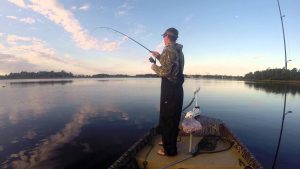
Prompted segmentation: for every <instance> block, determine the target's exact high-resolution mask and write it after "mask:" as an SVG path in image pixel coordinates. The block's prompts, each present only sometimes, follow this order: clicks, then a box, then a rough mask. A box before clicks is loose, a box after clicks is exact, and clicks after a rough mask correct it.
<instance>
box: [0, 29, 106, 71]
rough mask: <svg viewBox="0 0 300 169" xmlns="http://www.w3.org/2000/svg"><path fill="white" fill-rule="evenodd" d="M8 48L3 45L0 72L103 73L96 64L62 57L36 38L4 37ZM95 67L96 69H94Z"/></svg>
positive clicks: (11, 35)
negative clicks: (61, 71)
mask: <svg viewBox="0 0 300 169" xmlns="http://www.w3.org/2000/svg"><path fill="white" fill-rule="evenodd" d="M4 39H6V43H7V44H8V45H7V46H4V45H2V47H1V48H2V49H1V53H0V54H1V62H0V72H1V73H2V74H5V73H10V72H20V71H21V70H24V71H40V70H46V71H50V70H54V71H60V70H62V69H63V70H67V71H72V72H74V73H79V74H87V73H88V74H95V73H99V72H103V70H102V68H99V67H98V66H97V65H96V64H94V63H86V62H84V61H82V60H80V59H76V58H74V57H73V56H70V55H63V56H60V55H59V54H57V52H56V50H55V49H53V48H51V47H49V46H48V45H47V43H46V42H44V41H42V40H40V39H38V38H35V37H23V36H18V35H13V34H8V35H5V36H4ZM93 65H94V67H93Z"/></svg>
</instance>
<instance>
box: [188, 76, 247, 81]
mask: <svg viewBox="0 0 300 169" xmlns="http://www.w3.org/2000/svg"><path fill="white" fill-rule="evenodd" d="M185 77H186V78H196V79H197V78H203V79H226V80H243V78H244V77H243V76H228V75H185Z"/></svg>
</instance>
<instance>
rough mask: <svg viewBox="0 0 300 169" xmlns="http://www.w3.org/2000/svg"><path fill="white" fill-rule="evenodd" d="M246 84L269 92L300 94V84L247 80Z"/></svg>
mask: <svg viewBox="0 0 300 169" xmlns="http://www.w3.org/2000/svg"><path fill="white" fill-rule="evenodd" d="M245 85H246V86H247V87H249V88H250V89H252V88H254V89H256V90H262V91H265V92H267V93H275V94H281V93H285V92H286V93H290V94H292V95H296V94H300V86H299V85H297V84H289V85H284V84H273V83H256V82H245Z"/></svg>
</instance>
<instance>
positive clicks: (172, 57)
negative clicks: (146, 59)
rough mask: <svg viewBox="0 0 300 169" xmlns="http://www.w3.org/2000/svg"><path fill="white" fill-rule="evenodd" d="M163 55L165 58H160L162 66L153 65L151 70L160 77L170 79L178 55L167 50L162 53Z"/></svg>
mask: <svg viewBox="0 0 300 169" xmlns="http://www.w3.org/2000/svg"><path fill="white" fill-rule="evenodd" d="M162 55H163V56H161V57H160V59H161V60H160V63H161V66H157V65H156V64H153V65H152V66H151V68H152V70H154V72H155V73H156V74H157V75H158V76H161V77H169V76H170V75H171V71H172V68H173V66H174V63H175V61H176V53H174V52H172V51H170V50H166V51H164V52H163V53H162Z"/></svg>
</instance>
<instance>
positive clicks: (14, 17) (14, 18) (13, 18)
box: [6, 16, 18, 20]
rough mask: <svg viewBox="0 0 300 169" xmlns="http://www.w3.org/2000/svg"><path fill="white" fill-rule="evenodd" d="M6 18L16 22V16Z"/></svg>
mask: <svg viewBox="0 0 300 169" xmlns="http://www.w3.org/2000/svg"><path fill="white" fill-rule="evenodd" d="M6 18H8V19H12V20H16V19H18V18H17V17H16V16H6Z"/></svg>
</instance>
